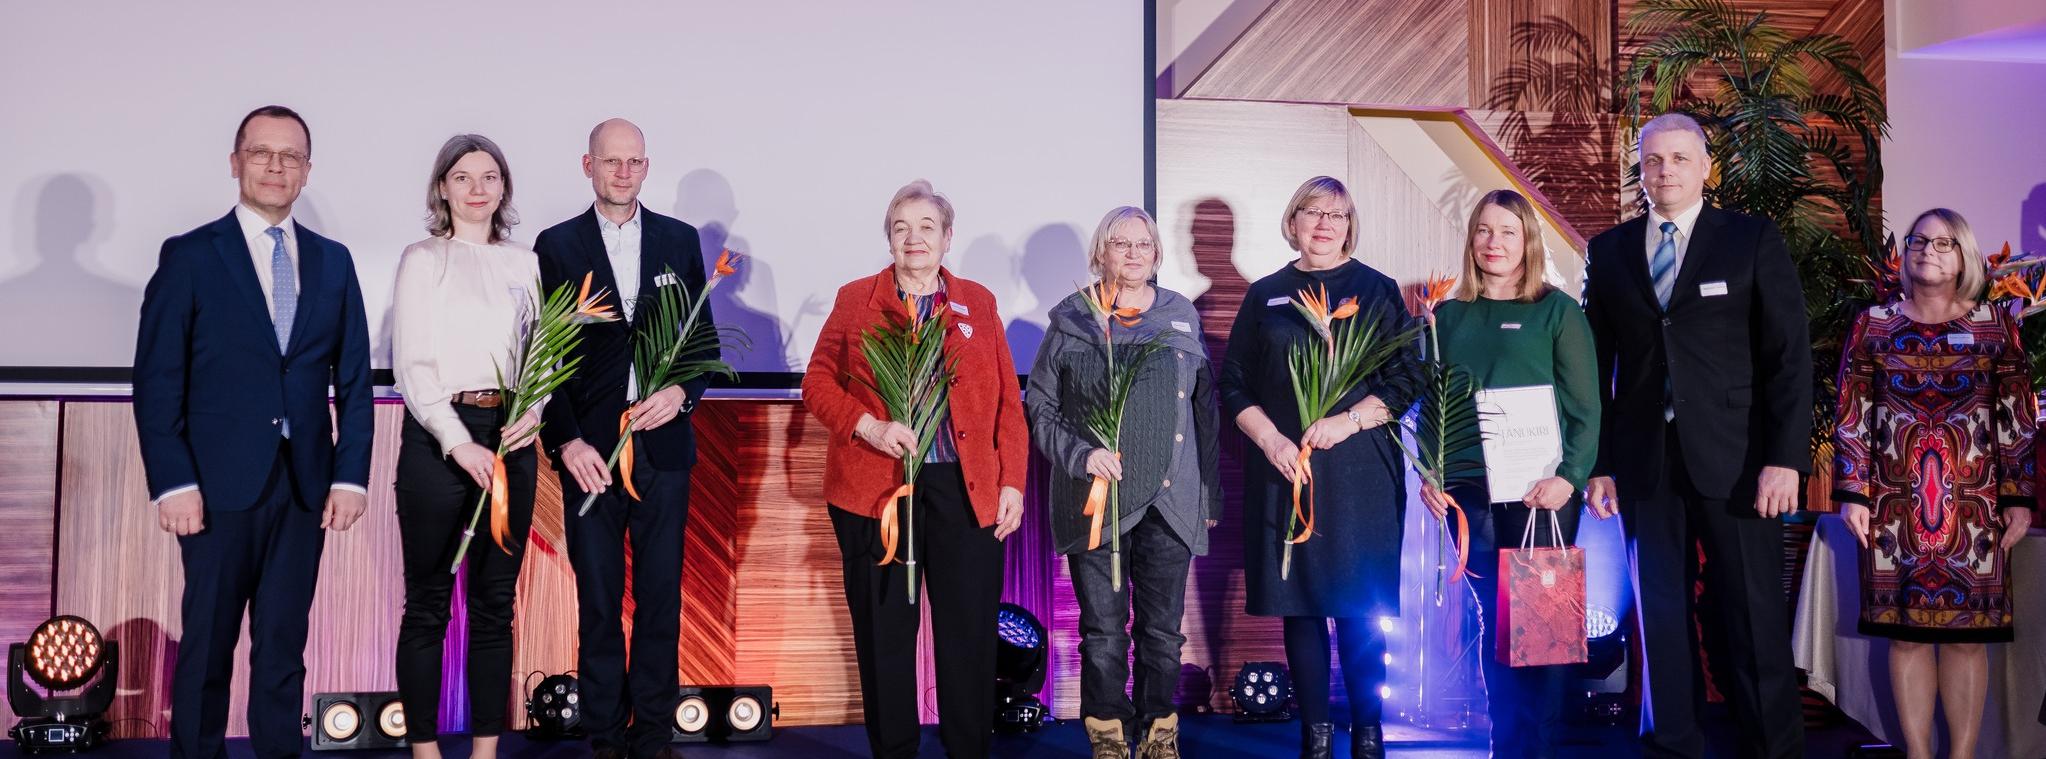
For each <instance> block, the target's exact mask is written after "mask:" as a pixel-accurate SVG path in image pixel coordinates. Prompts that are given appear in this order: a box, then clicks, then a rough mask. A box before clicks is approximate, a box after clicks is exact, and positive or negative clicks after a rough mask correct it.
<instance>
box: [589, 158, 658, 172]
mask: <svg viewBox="0 0 2046 759" xmlns="http://www.w3.org/2000/svg"><path fill="white" fill-rule="evenodd" d="M597 165H598V166H602V167H604V171H605V172H606V173H611V174H616V173H618V167H619V166H624V167H625V169H626V170H627V171H630V172H632V173H634V174H645V173H646V159H645V158H599V159H597Z"/></svg>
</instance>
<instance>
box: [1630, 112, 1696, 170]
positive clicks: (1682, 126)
mask: <svg viewBox="0 0 2046 759" xmlns="http://www.w3.org/2000/svg"><path fill="white" fill-rule="evenodd" d="M1657 132H1689V133H1690V134H1691V136H1693V137H1696V138H1698V144H1700V145H1704V146H1705V147H1706V148H1707V149H1708V150H1709V149H1710V148H1711V147H1712V140H1711V139H1710V138H1707V137H1706V136H1705V127H1703V126H1700V125H1699V124H1698V120H1697V119H1694V118H1691V116H1690V115H1689V114H1683V113H1677V112H1675V111H1671V112H1669V113H1665V114H1663V115H1661V116H1657V117H1655V118H1652V119H1649V120H1648V123H1646V124H1642V125H1641V136H1640V139H1639V141H1637V142H1635V143H1634V157H1635V158H1637V159H1638V158H1640V157H1641V146H1642V145H1646V144H1648V136H1649V135H1651V134H1655V133H1657Z"/></svg>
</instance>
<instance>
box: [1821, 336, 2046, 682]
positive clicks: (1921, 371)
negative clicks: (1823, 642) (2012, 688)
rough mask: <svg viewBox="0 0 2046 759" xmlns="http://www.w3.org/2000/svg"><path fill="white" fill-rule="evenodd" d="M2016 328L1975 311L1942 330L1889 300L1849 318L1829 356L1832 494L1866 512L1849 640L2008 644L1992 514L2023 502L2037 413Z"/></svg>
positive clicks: (2002, 562) (2005, 577) (2003, 563)
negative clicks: (1834, 361)
mask: <svg viewBox="0 0 2046 759" xmlns="http://www.w3.org/2000/svg"><path fill="white" fill-rule="evenodd" d="M2028 371H2029V364H2028V363H2027V361H2026V359H2025V353H2024V347H2023V345H2022V344H2021V343H2020V342H2019V341H2018V325H2017V321H2016V320H2015V319H2013V318H2011V317H2010V315H2009V314H2007V313H2006V312H2004V311H2003V310H2002V309H2000V308H1997V307H1995V306H1991V305H1986V304H1985V305H1982V306H1978V307H1976V308H1975V309H1974V310H1973V311H1970V312H1969V313H1968V314H1967V315H1966V316H1963V317H1961V318H1959V319H1955V320H1953V321H1950V322H1946V323H1943V324H1924V323H1920V322H1917V321H1913V320H1912V319H1911V318H1910V317H1908V316H1906V315H1904V312H1903V307H1902V305H1901V302H1900V303H1892V304H1889V305H1885V306H1877V307H1875V308H1871V309H1869V310H1867V311H1865V312H1863V313H1862V314H1861V316H1860V317H1858V318H1857V319H1856V320H1855V323H1854V333H1853V335H1852V337H1850V338H1849V340H1848V342H1847V344H1846V345H1845V346H1843V350H1842V355H1841V360H1840V411H1839V428H1838V430H1837V431H1836V432H1835V433H1834V438H1833V440H1834V463H1833V483H1834V489H1835V490H1834V499H1835V500H1837V501H1840V502H1842V503H1845V502H1850V501H1851V502H1858V503H1862V504H1865V505H1867V506H1868V507H1869V508H1870V510H1871V511H1872V512H1873V513H1872V515H1871V517H1870V520H1869V533H1870V535H1869V537H1870V540H1869V548H1867V549H1865V550H1863V551H1862V555H1861V624H1860V629H1861V632H1862V633H1864V634H1868V635H1879V636H1882V637H1886V638H1893V639H1896V640H1907V641H1917V642H1924V643H1977V642H1999V641H2008V640H2010V639H2011V605H2010V594H2009V592H2008V583H2009V580H2010V574H2009V573H2010V564H2009V557H2008V556H2006V555H2005V554H2004V552H2003V550H2002V549H2000V548H1999V547H1998V541H1999V540H2000V539H2001V538H2002V536H2003V520H2002V518H2001V516H2000V510H2001V509H2003V508H2007V507H2013V506H2025V507H2029V506H2031V505H2032V476H2033V466H2034V463H2033V457H2032V433H2033V429H2034V427H2035V424H2036V421H2037V418H2038V409H2037V405H2038V404H2037V402H2036V400H2035V398H2034V396H2033V395H2032V383H2031V379H2030V375H2029V373H2028Z"/></svg>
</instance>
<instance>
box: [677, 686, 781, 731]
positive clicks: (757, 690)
mask: <svg viewBox="0 0 2046 759" xmlns="http://www.w3.org/2000/svg"><path fill="white" fill-rule="evenodd" d="M673 716H674V718H673V721H672V724H671V725H670V727H671V729H672V736H671V737H670V738H669V742H670V743H712V742H716V743H727V742H742V741H764V740H767V739H769V738H773V737H774V721H775V720H776V719H778V718H780V717H781V706H780V705H778V704H776V703H774V689H773V688H772V687H769V686H766V685H684V686H682V699H681V700H680V701H678V702H676V704H675V714H674V715H673Z"/></svg>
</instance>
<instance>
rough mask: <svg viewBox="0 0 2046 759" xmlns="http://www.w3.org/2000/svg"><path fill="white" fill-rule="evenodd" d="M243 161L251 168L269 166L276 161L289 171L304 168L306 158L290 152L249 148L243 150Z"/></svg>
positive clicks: (301, 154)
mask: <svg viewBox="0 0 2046 759" xmlns="http://www.w3.org/2000/svg"><path fill="white" fill-rule="evenodd" d="M242 159H243V160H246V161H248V162H249V165H250V166H268V165H270V161H271V160H272V159H275V160H276V161H277V162H278V165H279V166H282V167H284V168H287V169H299V168H304V167H305V162H306V157H305V154H303V153H294V152H292V151H289V150H282V151H279V150H270V149H268V148H248V149H246V150H243V151H242Z"/></svg>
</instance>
